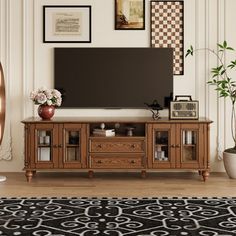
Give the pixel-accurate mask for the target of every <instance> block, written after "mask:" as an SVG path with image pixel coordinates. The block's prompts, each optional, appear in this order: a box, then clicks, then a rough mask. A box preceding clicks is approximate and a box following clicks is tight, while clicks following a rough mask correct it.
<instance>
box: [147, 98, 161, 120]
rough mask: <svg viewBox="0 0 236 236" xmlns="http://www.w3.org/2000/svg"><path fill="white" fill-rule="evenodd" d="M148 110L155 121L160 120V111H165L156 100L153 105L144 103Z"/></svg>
mask: <svg viewBox="0 0 236 236" xmlns="http://www.w3.org/2000/svg"><path fill="white" fill-rule="evenodd" d="M144 104H145V105H146V106H147V107H148V109H149V110H150V111H151V112H152V118H153V119H154V120H158V119H160V112H159V111H160V110H163V108H162V107H161V106H160V104H159V103H158V102H157V100H154V101H153V103H152V104H148V103H144Z"/></svg>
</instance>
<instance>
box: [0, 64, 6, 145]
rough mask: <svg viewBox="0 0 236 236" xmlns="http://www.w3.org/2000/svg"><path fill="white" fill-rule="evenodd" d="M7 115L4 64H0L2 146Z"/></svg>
mask: <svg viewBox="0 0 236 236" xmlns="http://www.w3.org/2000/svg"><path fill="white" fill-rule="evenodd" d="M5 115H6V93H5V81H4V73H3V68H2V64H1V62H0V144H1V143H2V139H3V134H4V127H5Z"/></svg>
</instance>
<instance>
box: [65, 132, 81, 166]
mask: <svg viewBox="0 0 236 236" xmlns="http://www.w3.org/2000/svg"><path fill="white" fill-rule="evenodd" d="M65 154H66V155H65V161H66V162H74V161H80V131H79V130H67V131H66V153H65Z"/></svg>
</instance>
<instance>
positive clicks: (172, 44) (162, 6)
mask: <svg viewBox="0 0 236 236" xmlns="http://www.w3.org/2000/svg"><path fill="white" fill-rule="evenodd" d="M151 47H155V48H173V49H174V60H173V72H174V75H183V73H184V1H151Z"/></svg>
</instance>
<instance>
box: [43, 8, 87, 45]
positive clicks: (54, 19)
mask: <svg viewBox="0 0 236 236" xmlns="http://www.w3.org/2000/svg"><path fill="white" fill-rule="evenodd" d="M43 42H44V43H91V6H61V5H60V6H43Z"/></svg>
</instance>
